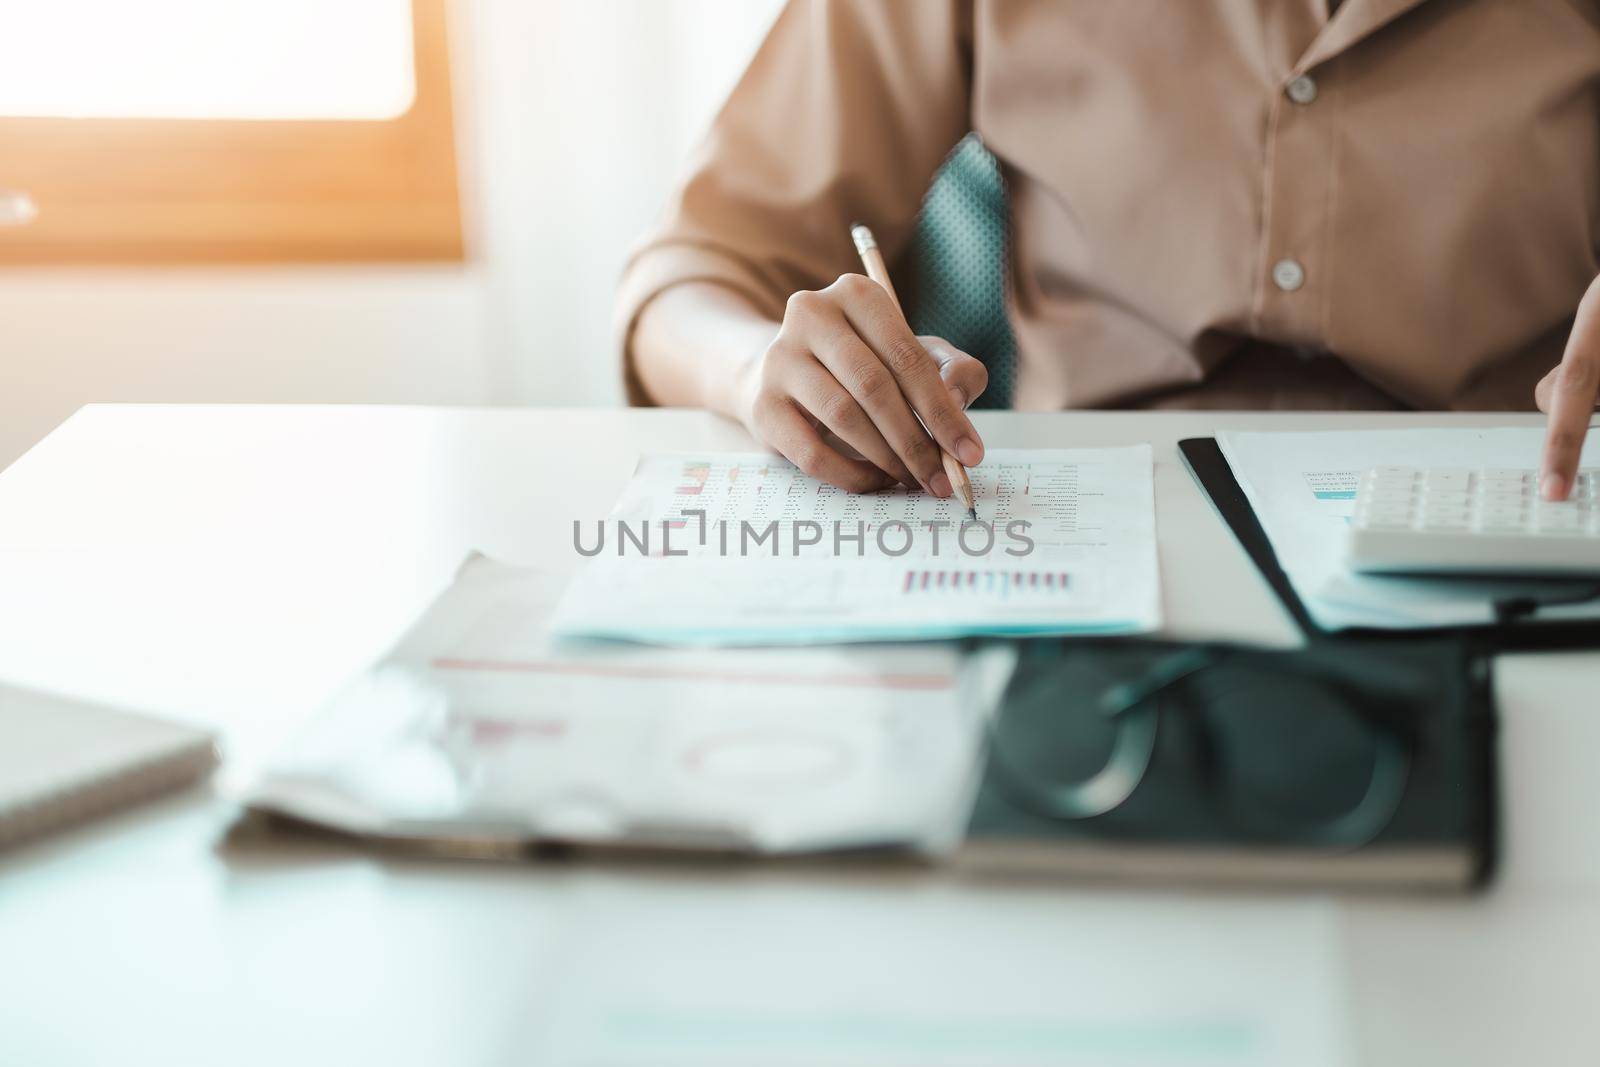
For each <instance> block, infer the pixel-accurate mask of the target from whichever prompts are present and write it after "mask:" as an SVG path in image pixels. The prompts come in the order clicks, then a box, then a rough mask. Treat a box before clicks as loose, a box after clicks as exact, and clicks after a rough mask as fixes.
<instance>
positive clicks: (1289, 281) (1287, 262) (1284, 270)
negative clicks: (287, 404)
mask: <svg viewBox="0 0 1600 1067" xmlns="http://www.w3.org/2000/svg"><path fill="white" fill-rule="evenodd" d="M1305 283H1306V269H1305V268H1304V267H1302V266H1301V265H1300V264H1298V263H1296V262H1295V261H1294V260H1292V259H1280V260H1278V262H1276V263H1274V264H1273V265H1272V284H1273V285H1276V286H1277V287H1278V288H1279V289H1282V290H1283V291H1284V292H1286V293H1292V292H1294V291H1295V290H1296V289H1298V288H1300V287H1301V286H1302V285H1304V284H1305Z"/></svg>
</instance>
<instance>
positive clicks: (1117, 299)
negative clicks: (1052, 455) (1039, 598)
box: [619, 0, 1600, 499]
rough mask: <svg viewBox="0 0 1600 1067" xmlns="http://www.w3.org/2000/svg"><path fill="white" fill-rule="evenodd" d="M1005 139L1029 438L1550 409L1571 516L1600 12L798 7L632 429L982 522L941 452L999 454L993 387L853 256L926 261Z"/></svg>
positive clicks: (1578, 6)
mask: <svg viewBox="0 0 1600 1067" xmlns="http://www.w3.org/2000/svg"><path fill="white" fill-rule="evenodd" d="M969 130H975V131H977V132H978V133H979V134H980V135H981V136H982V138H983V140H984V143H985V145H986V146H987V147H988V148H989V150H990V151H991V152H993V153H994V154H995V155H996V156H997V157H998V159H999V160H1000V162H1001V166H1002V169H1003V173H1004V175H1005V178H1006V182H1007V188H1008V193H1009V199H1010V208H1011V227H1012V229H1011V242H1010V258H1011V269H1012V281H1013V284H1012V287H1011V288H1012V303H1011V307H1010V308H1009V311H1010V315H1011V320H1012V326H1013V329H1014V330H1015V333H1016V336H1017V342H1018V349H1019V356H1018V366H1017V387H1016V405H1017V406H1018V407H1019V408H1024V409H1033V410H1055V409H1060V408H1066V407H1112V406H1118V407H1120V406H1144V407H1149V406H1189V407H1197V406H1200V407H1217V408H1222V407H1233V408H1237V407H1301V408H1312V407H1317V408H1327V407H1345V408H1349V407H1363V408H1371V407H1410V408H1446V409H1505V408H1523V407H1527V406H1528V405H1529V403H1530V401H1536V402H1537V403H1538V405H1539V406H1540V408H1542V409H1544V410H1547V411H1550V412H1551V424H1550V433H1549V437H1548V442H1547V447H1546V455H1545V458H1544V470H1545V482H1544V484H1545V493H1546V495H1547V496H1552V497H1554V498H1557V499H1559V498H1563V497H1565V495H1566V493H1567V490H1568V487H1569V486H1570V484H1571V480H1572V476H1573V474H1574V473H1575V470H1576V467H1577V462H1578V453H1579V450H1580V448H1581V445H1582V440H1583V435H1584V431H1585V430H1586V428H1587V425H1588V420H1589V415H1590V413H1591V411H1592V410H1593V407H1594V402H1595V395H1596V385H1597V383H1600V286H1597V285H1596V284H1595V278H1596V274H1597V257H1596V250H1597V248H1600V2H1597V0H1343V3H1340V4H1337V8H1336V10H1334V11H1333V12H1331V13H1330V11H1329V0H1183V2H1181V3H1174V2H1172V0H1118V2H1115V3H1110V2H1105V0H790V3H789V4H788V5H787V6H786V7H785V9H784V11H783V12H782V14H781V15H780V16H779V18H778V20H777V22H776V24H775V25H774V27H773V29H772V31H771V33H770V35H769V36H768V38H767V40H766V42H765V43H764V44H763V46H762V47H761V49H760V51H759V52H758V53H757V55H756V57H755V59H754V60H753V62H752V63H751V65H750V68H749V70H748V71H747V72H746V74H745V75H744V77H743V79H742V80H741V81H740V83H739V85H738V86H737V88H735V90H734V92H733V94H732V96H731V97H730V98H729V100H728V102H727V104H726V105H725V107H724V108H723V110H722V112H721V113H720V114H719V115H718V117H717V119H716V121H715V123H714V125H713V127H712V129H711V133H710V136H709V137H708V138H707V140H706V142H705V143H704V145H703V146H702V148H701V150H700V152H699V154H698V156H697V158H696V159H695V161H694V163H693V166H692V169H691V172H690V174H689V176H688V179H687V181H686V182H685V183H684V185H683V186H682V188H681V189H680V190H679V191H678V193H677V194H676V196H675V197H674V199H673V201H672V203H671V205H670V208H669V210H668V212H667V216H666V219H665V221H664V223H663V224H662V226H661V227H660V229H659V230H658V231H657V232H656V233H655V234H654V235H653V236H652V237H651V239H650V240H649V241H648V242H647V243H646V244H645V245H644V246H643V248H642V249H641V250H640V251H639V252H638V253H637V254H636V255H635V256H634V258H633V259H632V260H631V262H630V264H629V266H628V270H627V273H626V276H625V278H624V281H623V287H622V295H621V303H620V309H619V311H620V322H621V324H622V334H621V336H622V346H623V352H624V359H625V365H626V368H627V380H628V388H629V394H630V398H631V399H633V400H634V401H635V402H650V401H654V402H656V403H663V404H682V405H698V406H705V407H710V408H712V409H715V410H717V411H721V412H723V413H725V414H728V415H730V416H733V417H735V418H738V419H741V420H742V421H744V423H745V424H746V425H747V426H748V427H749V428H750V429H751V431H752V432H753V433H754V434H755V435H756V436H757V437H758V438H760V439H762V440H763V441H765V442H766V443H768V444H769V445H771V446H772V447H774V448H776V449H777V450H778V451H780V452H782V453H783V454H784V455H785V456H787V457H788V458H790V459H791V460H793V461H794V462H795V463H796V464H798V465H799V466H800V467H801V468H803V469H804V470H806V471H807V472H808V473H811V474H814V475H817V476H819V477H822V478H825V479H827V480H828V481H830V482H833V483H835V484H838V485H841V486H844V487H847V488H850V489H857V490H865V489H871V488H875V487H879V486H882V485H887V484H889V483H890V482H891V481H894V480H898V481H902V482H905V483H907V484H911V483H916V484H920V485H922V486H923V487H924V488H926V489H928V490H929V491H931V492H934V493H936V494H938V495H941V496H947V495H949V493H950V486H949V484H948V482H947V481H946V480H945V478H944V475H943V473H942V472H941V470H940V464H939V459H938V455H937V450H936V448H935V446H934V441H935V440H936V441H937V442H938V443H939V444H940V445H942V446H943V447H945V448H946V449H948V450H949V451H951V452H953V453H954V454H956V455H957V456H958V457H959V458H960V459H961V460H962V461H963V462H965V463H967V464H969V465H970V464H973V463H976V462H978V461H979V460H980V459H981V458H982V441H981V439H980V438H979V435H978V433H977V431H976V430H975V429H974V428H973V426H972V423H971V422H970V421H969V420H968V419H967V417H966V415H965V414H964V412H963V411H962V408H963V407H964V406H965V404H966V403H967V402H969V401H970V400H971V399H972V398H973V397H975V396H976V395H977V394H978V393H979V392H981V391H982V389H983V387H984V383H985V380H986V375H985V372H984V369H983V367H982V366H981V365H980V364H979V363H978V362H977V361H976V360H974V359H972V358H971V357H970V356H967V355H965V354H964V353H961V352H958V351H955V350H954V349H952V348H951V347H950V346H949V345H947V344H945V343H943V342H940V341H939V340H938V339H933V338H921V339H918V338H913V337H912V336H911V335H910V331H909V329H908V328H907V327H906V325H905V322H904V320H903V319H902V318H901V317H900V315H899V314H898V313H897V312H896V310H895V309H894V307H893V305H892V304H891V303H890V302H889V300H888V297H887V295H886V294H885V293H884V292H883V291H882V290H881V289H879V288H878V287H877V286H875V285H873V284H872V283H870V282H868V281H866V280H865V279H863V278H861V277H860V276H858V275H856V274H854V273H850V272H851V271H852V269H853V267H852V264H853V263H854V262H855V257H854V250H853V249H852V247H851V244H850V239H849V233H848V230H849V223H850V222H851V221H852V220H854V219H860V220H862V221H865V222H867V223H869V224H870V225H871V226H872V227H873V229H874V230H875V231H876V233H877V236H878V239H879V240H880V242H881V243H882V244H883V246H884V247H885V250H886V252H887V253H889V254H890V256H891V258H892V256H893V253H894V252H895V250H896V249H897V247H900V246H902V245H903V243H904V241H905V240H906V239H907V238H908V236H909V235H910V233H911V230H912V227H913V224H914V221H915V217H916V214H917V211H918V207H919V205H920V201H921V198H922V195H923V193H924V191H925V190H926V188H927V186H928V184H929V181H930V180H931V178H932V175H933V174H934V172H935V171H936V170H937V169H938V167H939V165H940V163H941V162H942V160H943V159H944V157H945V155H946V154H947V153H948V152H949V150H950V149H951V148H952V147H953V146H954V145H955V144H956V143H957V142H958V141H959V140H960V139H961V138H962V137H963V136H964V135H965V134H966V133H968V131H969ZM1575 323H1576V325H1575ZM1552 368H1555V369H1554V370H1552ZM913 412H915V413H916V414H917V415H918V416H920V422H919V420H918V418H916V417H913ZM923 424H925V425H926V427H927V430H926V431H925V430H924V429H923ZM930 434H931V437H932V440H930ZM841 441H842V442H843V443H844V444H845V445H848V446H849V448H848V449H846V448H842V447H839V442H841ZM851 449H853V450H854V452H855V453H856V454H858V455H859V456H860V457H862V458H855V456H852V455H851V454H850V450H851Z"/></svg>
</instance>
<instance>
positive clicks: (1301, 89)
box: [1284, 74, 1317, 105]
mask: <svg viewBox="0 0 1600 1067" xmlns="http://www.w3.org/2000/svg"><path fill="white" fill-rule="evenodd" d="M1284 92H1286V93H1288V94H1289V99H1290V100H1293V101H1294V102H1295V103H1297V104H1302V105H1303V104H1309V103H1311V101H1313V100H1315V99H1316V98H1317V82H1316V79H1315V78H1313V77H1311V75H1309V74H1302V75H1300V76H1299V77H1298V78H1292V79H1290V81H1289V84H1288V85H1287V86H1285V87H1284Z"/></svg>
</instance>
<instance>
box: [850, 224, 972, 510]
mask: <svg viewBox="0 0 1600 1067" xmlns="http://www.w3.org/2000/svg"><path fill="white" fill-rule="evenodd" d="M850 236H851V238H852V239H853V240H854V241H855V243H856V252H857V253H858V254H859V255H860V256H861V265H862V266H863V267H865V268H866V269H867V277H869V278H871V279H872V280H873V281H875V282H877V283H878V284H879V285H881V286H883V291H884V292H886V293H888V294H889V299H890V300H893V301H894V306H895V307H896V308H897V309H899V310H900V313H901V314H902V315H904V314H905V309H904V308H901V307H900V297H899V296H897V295H896V294H895V291H894V283H893V282H891V281H890V280H889V268H888V266H887V265H885V264H884V262H883V253H882V252H879V251H878V239H877V238H876V237H874V236H872V231H871V230H870V229H868V228H867V227H866V226H865V225H864V224H863V223H859V222H857V223H855V224H853V225H852V226H851V227H850ZM939 456H940V458H941V459H943V460H944V473H945V476H946V477H948V478H949V479H950V487H951V488H952V489H954V490H955V491H956V496H958V497H960V498H961V502H962V503H963V504H965V505H966V506H967V514H968V515H969V516H971V517H972V518H973V519H974V520H976V519H977V517H978V505H977V503H976V502H975V501H974V499H973V496H972V480H971V479H970V478H968V477H967V468H965V467H963V466H962V465H961V461H960V460H959V459H957V458H956V457H954V456H952V455H951V454H950V453H948V452H946V451H945V450H944V449H943V448H940V449H939Z"/></svg>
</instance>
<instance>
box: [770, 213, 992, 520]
mask: <svg viewBox="0 0 1600 1067" xmlns="http://www.w3.org/2000/svg"><path fill="white" fill-rule="evenodd" d="M861 229H865V228H864V227H862V228H861ZM865 236H866V238H868V239H870V236H871V235H870V233H868V234H866V235H865ZM872 252H873V254H874V255H875V253H876V248H875V246H873V249H872ZM868 264H869V265H868V270H869V271H873V270H878V271H881V269H882V260H881V258H878V259H877V261H876V264H875V265H874V264H873V261H872V258H871V257H868ZM880 281H881V284H880ZM750 374H751V379H750V381H749V382H748V383H747V392H746V403H745V405H744V407H745V421H746V423H747V424H748V425H749V427H750V430H751V432H753V433H754V434H755V435H756V436H757V437H759V438H760V439H761V440H763V441H765V442H766V443H767V444H768V445H770V446H772V447H773V448H775V449H776V450H777V451H778V452H780V453H782V454H783V455H784V456H785V457H787V458H788V459H789V460H790V461H791V462H792V463H794V464H795V466H797V467H799V468H800V469H801V470H803V471H805V472H806V473H807V474H809V475H812V476H813V477H816V478H820V479H822V480H823V481H826V482H829V483H831V484H833V485H836V486H838V487H840V488H841V489H848V490H850V491H852V492H871V491H873V490H877V489H883V488H887V487H888V486H890V485H893V484H894V483H895V482H900V483H902V484H904V485H908V486H909V485H920V486H921V487H922V488H923V489H925V490H927V491H928V492H930V493H932V494H933V495H935V496H939V497H949V496H953V495H961V490H962V489H966V492H967V493H968V494H970V492H971V490H970V487H967V486H965V485H962V484H961V483H963V482H965V480H966V472H965V470H964V469H963V465H964V466H966V467H971V466H974V465H976V464H978V463H979V462H981V461H982V459H983V440H982V438H981V437H979V436H978V431H977V429H976V428H975V427H974V426H973V425H972V421H971V420H970V419H968V418H967V415H966V411H965V408H966V406H967V405H968V404H970V403H971V402H972V401H973V400H975V399H976V398H977V397H978V396H979V395H980V394H981V393H982V392H983V390H984V389H985V388H986V387H987V386H988V383H989V373H988V371H987V370H985V369H984V366H983V364H982V363H980V362H978V361H977V360H976V359H974V358H973V357H971V356H969V355H967V354H966V353H965V352H962V351H960V350H958V349H956V348H955V347H954V346H952V345H950V344H948V343H947V342H945V341H943V340H941V339H940V338H937V337H916V336H914V335H913V334H912V332H911V327H910V326H908V325H907V324H906V320H905V316H904V315H902V314H901V312H900V305H899V303H898V301H897V300H896V299H895V296H894V293H893V289H892V287H891V286H890V285H889V283H888V276H887V274H883V276H882V278H881V279H879V280H874V279H872V278H869V277H866V276H864V275H860V274H846V275H844V276H843V277H841V278H839V280H838V281H836V282H834V283H833V284H832V285H830V286H828V287H827V288H826V289H821V290H818V291H815V292H809V291H808V292H800V293H796V294H794V296H792V297H790V298H789V304H788V308H787V309H786V311H785V313H784V317H783V326H782V328H781V329H780V330H779V331H778V336H777V338H776V340H774V341H773V342H772V344H771V345H770V346H769V347H768V349H767V351H766V353H765V355H764V356H763V357H762V358H761V360H760V361H759V362H758V363H756V364H753V365H752V366H751V370H750ZM841 445H843V446H848V447H847V448H841V447H840V446H841ZM852 451H853V452H854V453H855V454H854V455H852V454H850V452H852ZM857 457H859V458H857ZM951 472H956V473H951ZM962 502H963V503H964V504H967V505H968V508H969V509H970V508H971V500H970V499H969V498H965V497H964V498H963V500H962Z"/></svg>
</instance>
